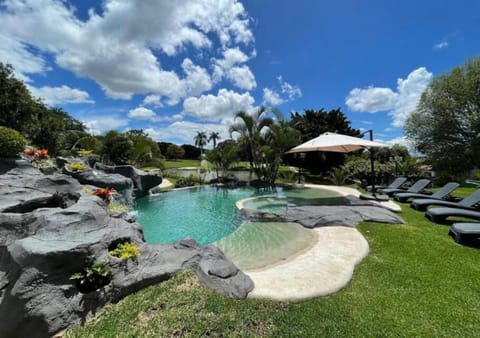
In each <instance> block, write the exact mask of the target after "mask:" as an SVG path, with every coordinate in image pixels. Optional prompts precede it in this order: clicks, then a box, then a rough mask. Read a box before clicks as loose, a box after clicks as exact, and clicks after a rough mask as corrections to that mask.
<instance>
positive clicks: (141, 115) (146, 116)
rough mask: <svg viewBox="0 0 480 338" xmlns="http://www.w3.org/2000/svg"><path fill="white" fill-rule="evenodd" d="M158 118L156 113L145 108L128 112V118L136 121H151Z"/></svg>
mask: <svg viewBox="0 0 480 338" xmlns="http://www.w3.org/2000/svg"><path fill="white" fill-rule="evenodd" d="M155 116H156V114H155V112H154V111H153V110H151V109H148V108H145V107H137V108H135V109H132V110H130V111H129V112H128V117H129V118H131V119H135V120H151V119H153V118H154V117H155Z"/></svg>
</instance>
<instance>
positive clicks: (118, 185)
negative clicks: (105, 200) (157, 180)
mask: <svg viewBox="0 0 480 338" xmlns="http://www.w3.org/2000/svg"><path fill="white" fill-rule="evenodd" d="M63 173H64V174H66V175H70V176H72V177H73V178H75V179H76V180H77V181H78V182H80V183H81V184H89V185H93V186H95V187H99V188H114V189H115V190H117V191H125V190H130V189H132V187H133V183H132V180H131V179H129V178H127V177H125V176H122V175H119V174H107V173H104V172H102V171H99V170H94V169H83V170H77V171H71V170H69V169H68V168H67V167H66V166H65V167H63Z"/></svg>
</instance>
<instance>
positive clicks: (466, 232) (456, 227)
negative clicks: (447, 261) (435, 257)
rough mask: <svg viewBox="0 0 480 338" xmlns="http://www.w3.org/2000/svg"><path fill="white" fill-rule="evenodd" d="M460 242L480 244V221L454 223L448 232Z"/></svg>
mask: <svg viewBox="0 0 480 338" xmlns="http://www.w3.org/2000/svg"><path fill="white" fill-rule="evenodd" d="M448 234H449V235H450V236H452V237H453V239H454V240H455V242H457V243H458V244H464V245H472V244H477V245H478V244H480V241H479V240H480V223H453V225H452V227H451V228H450V231H449V232H448Z"/></svg>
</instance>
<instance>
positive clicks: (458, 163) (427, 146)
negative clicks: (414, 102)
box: [404, 57, 480, 179]
mask: <svg viewBox="0 0 480 338" xmlns="http://www.w3.org/2000/svg"><path fill="white" fill-rule="evenodd" d="M404 130H405V134H406V136H407V137H408V138H409V139H410V140H411V141H412V142H413V144H414V146H415V148H416V149H417V150H418V151H419V152H421V153H423V154H424V155H425V156H426V157H427V160H428V161H429V162H430V163H431V164H432V165H433V168H434V170H435V171H437V172H438V173H440V175H448V176H450V177H452V178H458V179H460V178H461V176H463V175H464V174H466V173H467V172H468V171H469V170H470V169H472V168H474V167H475V166H477V167H478V166H479V165H480V156H478V154H479V151H480V57H477V58H474V59H472V60H470V61H468V62H467V63H465V64H464V65H462V66H460V67H456V68H454V69H453V70H451V71H450V72H448V73H446V74H442V75H440V76H438V77H436V78H435V79H433V81H432V82H431V83H430V85H429V86H428V88H427V89H426V91H425V92H424V93H423V94H422V97H421V99H420V102H419V103H418V106H417V109H416V111H415V112H414V113H412V114H411V115H410V116H409V118H408V119H407V121H406V123H405V127H404ZM459 176H460V177H459Z"/></svg>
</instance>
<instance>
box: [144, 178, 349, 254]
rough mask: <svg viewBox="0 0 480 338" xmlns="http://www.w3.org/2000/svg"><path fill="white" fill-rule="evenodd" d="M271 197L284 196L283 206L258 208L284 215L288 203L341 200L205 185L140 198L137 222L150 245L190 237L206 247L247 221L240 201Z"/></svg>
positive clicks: (314, 192)
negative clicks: (239, 210) (240, 206)
mask: <svg viewBox="0 0 480 338" xmlns="http://www.w3.org/2000/svg"><path fill="white" fill-rule="evenodd" d="M272 194H274V195H276V196H284V199H281V200H282V201H285V203H284V204H283V205H284V206H283V205H279V204H278V203H276V202H275V203H274V205H273V206H272V208H273V209H272V210H269V207H268V205H267V206H261V207H259V208H258V209H261V210H262V211H265V210H267V211H274V212H281V211H282V210H284V209H282V208H285V210H286V207H287V203H293V204H297V205H298V204H300V205H305V204H334V203H339V201H340V200H342V197H340V195H339V194H337V193H335V192H333V191H331V190H325V189H308V188H306V189H287V188H277V189H276V191H272V190H256V189H253V188H235V189H229V188H222V187H213V186H205V187H199V188H191V189H180V190H174V191H171V192H166V193H162V194H158V195H155V196H145V197H142V198H140V199H138V200H137V201H136V210H137V211H138V216H137V221H138V222H139V223H140V224H141V225H142V227H143V231H144V236H145V240H146V241H147V242H149V243H173V242H175V241H178V240H180V239H183V238H185V237H191V238H193V239H195V240H196V241H197V242H199V243H200V244H202V245H206V244H210V243H213V242H215V241H218V240H220V239H221V238H223V237H225V236H227V235H229V234H231V233H232V232H234V231H235V230H236V229H237V228H238V227H239V226H240V225H241V224H242V223H243V222H244V220H243V219H242V218H241V216H240V214H239V212H238V209H237V207H236V205H235V203H236V202H237V201H239V200H242V199H245V198H250V197H255V196H265V195H272ZM340 202H341V201H340ZM252 205H253V206H251V207H252V208H256V207H255V205H254V204H252Z"/></svg>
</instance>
